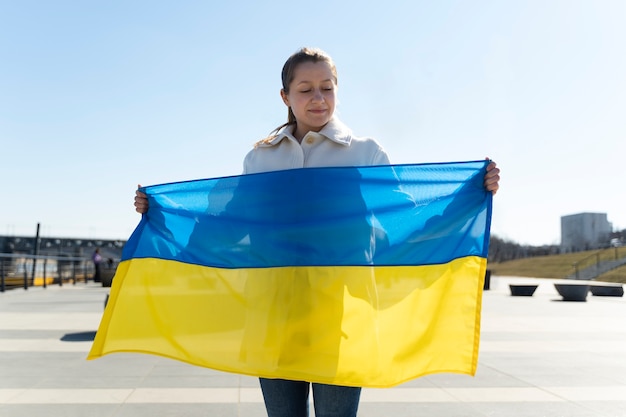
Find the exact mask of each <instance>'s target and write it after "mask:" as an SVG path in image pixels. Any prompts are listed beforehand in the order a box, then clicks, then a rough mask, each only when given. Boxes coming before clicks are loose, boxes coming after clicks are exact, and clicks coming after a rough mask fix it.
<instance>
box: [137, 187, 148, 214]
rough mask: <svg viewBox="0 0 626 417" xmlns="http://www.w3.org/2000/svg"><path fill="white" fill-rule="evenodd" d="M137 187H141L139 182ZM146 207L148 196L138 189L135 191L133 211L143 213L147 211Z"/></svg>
mask: <svg viewBox="0 0 626 417" xmlns="http://www.w3.org/2000/svg"><path fill="white" fill-rule="evenodd" d="M137 188H138V189H139V188H141V184H139V185H137ZM148 208H149V206H148V196H147V195H146V194H145V193H142V192H141V191H139V190H137V191H135V211H136V212H137V213H141V214H144V213H147V212H148Z"/></svg>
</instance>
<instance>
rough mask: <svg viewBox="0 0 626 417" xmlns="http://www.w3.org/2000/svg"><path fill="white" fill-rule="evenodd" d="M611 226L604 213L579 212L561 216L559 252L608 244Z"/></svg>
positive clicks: (595, 247) (596, 247)
mask: <svg viewBox="0 0 626 417" xmlns="http://www.w3.org/2000/svg"><path fill="white" fill-rule="evenodd" d="M612 231H613V226H612V225H611V223H609V221H608V220H607V216H606V213H579V214H570V215H568V216H562V217H561V252H578V251H582V250H589V249H600V248H603V247H606V246H608V244H609V241H610V235H611V232H612Z"/></svg>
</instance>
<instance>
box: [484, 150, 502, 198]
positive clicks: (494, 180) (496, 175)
mask: <svg viewBox="0 0 626 417" xmlns="http://www.w3.org/2000/svg"><path fill="white" fill-rule="evenodd" d="M487 159H489V158H487ZM484 184H485V188H486V189H487V191H491V192H492V193H493V194H495V193H497V192H498V188H500V168H498V167H496V163H495V162H493V161H491V162H489V165H487V173H486V174H485V183H484Z"/></svg>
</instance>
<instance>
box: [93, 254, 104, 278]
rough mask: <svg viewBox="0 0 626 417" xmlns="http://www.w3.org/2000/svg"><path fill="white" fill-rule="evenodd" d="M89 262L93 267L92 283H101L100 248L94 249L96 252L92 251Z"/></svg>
mask: <svg viewBox="0 0 626 417" xmlns="http://www.w3.org/2000/svg"><path fill="white" fill-rule="evenodd" d="M91 260H92V262H93V267H94V274H93V281H94V282H102V255H100V248H96V250H95V251H93V255H91Z"/></svg>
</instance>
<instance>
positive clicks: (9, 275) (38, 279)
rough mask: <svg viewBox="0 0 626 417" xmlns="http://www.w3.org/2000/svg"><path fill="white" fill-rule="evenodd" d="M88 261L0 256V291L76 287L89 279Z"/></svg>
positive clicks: (11, 255)
mask: <svg viewBox="0 0 626 417" xmlns="http://www.w3.org/2000/svg"><path fill="white" fill-rule="evenodd" d="M94 270H95V268H94V265H93V262H92V261H91V259H90V258H85V257H72V256H50V255H25V254H12V253H0V292H4V291H5V290H6V289H11V288H16V287H23V288H24V289H25V290H26V289H28V288H29V287H32V286H43V287H44V288H45V287H46V286H47V285H55V284H56V285H60V286H61V285H63V284H64V283H72V284H74V285H75V284H76V283H77V282H79V281H83V282H87V280H88V279H89V278H91V277H93V274H94Z"/></svg>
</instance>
